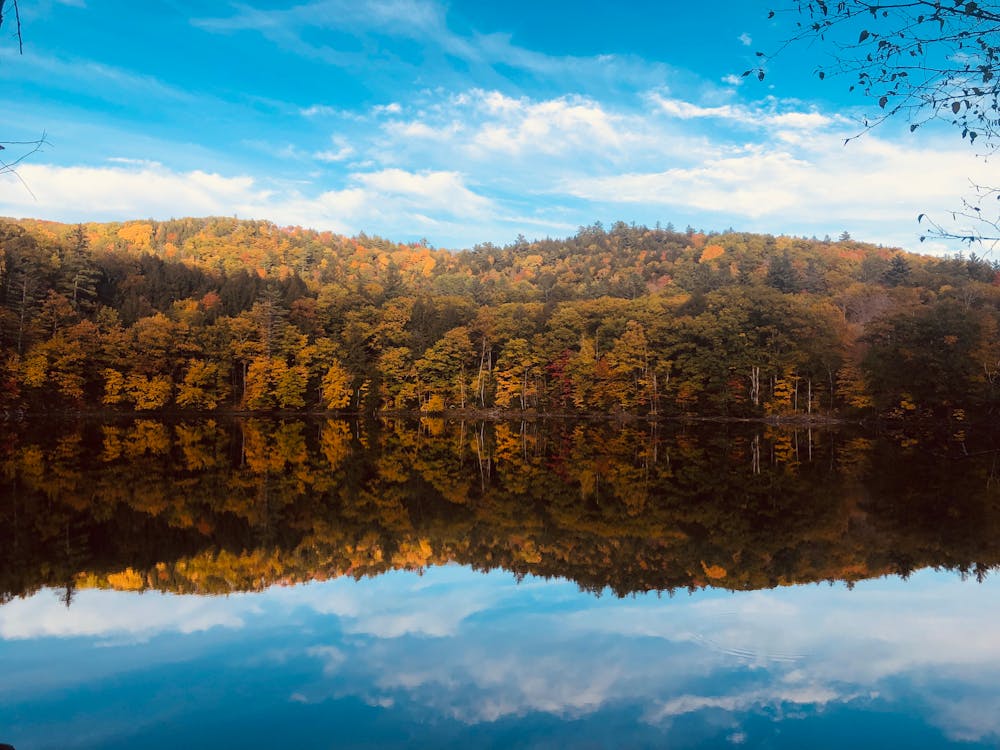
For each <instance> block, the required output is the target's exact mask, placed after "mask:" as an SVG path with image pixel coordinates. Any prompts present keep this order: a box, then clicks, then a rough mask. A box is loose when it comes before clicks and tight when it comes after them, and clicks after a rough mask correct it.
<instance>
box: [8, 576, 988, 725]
mask: <svg viewBox="0 0 1000 750" xmlns="http://www.w3.org/2000/svg"><path fill="white" fill-rule="evenodd" d="M993 585H994V584H993V582H992V581H989V582H987V583H986V584H984V585H978V584H975V583H962V582H960V581H958V580H957V578H956V577H955V576H953V575H947V574H946V575H941V574H935V573H930V572H927V573H922V574H918V575H916V576H914V578H913V579H912V580H911V581H909V582H905V583H903V582H900V581H898V580H882V581H869V582H865V583H862V584H859V585H858V586H857V587H856V588H855V589H854V590H853V591H848V590H846V589H845V588H844V587H842V586H835V587H832V588H828V587H820V586H799V587H790V588H786V589H775V590H770V591H760V592H748V593H727V592H720V591H704V592H699V593H698V594H697V595H695V596H692V597H690V598H684V597H679V598H676V599H671V600H660V599H657V598H655V597H652V596H648V597H638V598H635V599H629V600H616V599H611V598H601V599H596V598H594V597H592V596H590V595H587V594H581V593H580V592H578V591H577V590H576V588H575V587H574V586H573V585H571V584H567V583H561V582H541V581H536V580H529V581H527V582H526V583H524V584H520V585H518V584H516V583H515V582H514V581H513V580H512V578H511V577H510V576H509V575H506V574H499V573H493V574H485V575H484V574H480V573H475V572H470V571H468V570H466V569H463V568H460V567H458V566H446V567H443V568H435V569H431V570H428V571H427V572H426V573H425V574H424V576H422V577H420V576H417V575H414V574H412V573H407V572H395V573H390V574H388V575H385V576H382V577H379V578H376V579H365V580H363V581H360V582H355V581H354V580H351V579H339V580H334V581H327V582H324V583H315V584H309V585H304V586H298V587H291V588H274V589H271V590H269V591H268V592H265V593H264V594H262V595H233V596H230V597H226V598H199V597H181V596H162V595H158V594H145V595H142V596H137V595H134V594H129V593H123V592H97V591H82V592H80V594H79V596H78V598H77V600H76V601H75V602H74V604H73V606H72V607H71V609H70V610H69V611H68V612H67V611H66V609H65V608H64V607H63V606H62V604H61V603H60V602H59V600H58V599H57V598H56V597H55V596H54V595H53V594H52V593H51V592H42V593H41V594H39V595H37V596H35V597H31V598H29V599H25V600H18V601H14V602H11V603H9V604H8V605H5V606H3V607H0V636H2V637H3V638H4V639H7V640H12V639H29V638H43V637H51V636H90V637H94V638H98V639H103V641H104V643H105V645H108V648H107V649H105V650H106V651H112V652H121V653H122V654H127V653H129V652H128V649H127V648H126V647H119V645H118V644H119V643H122V642H127V641H128V639H129V638H131V642H130V643H129V644H127V645H134V643H135V641H137V640H140V639H148V638H150V636H151V635H152V634H154V633H165V632H177V633H186V634H191V635H190V636H189V638H188V639H185V642H189V641H190V642H192V643H198V642H199V641H195V640H194V639H195V638H198V637H201V638H204V637H206V631H208V630H209V629H211V628H228V629H229V631H224V635H225V637H226V639H227V640H228V641H231V642H232V641H235V642H239V640H240V639H247V640H249V638H250V631H253V630H254V629H257V630H260V629H262V628H267V629H268V630H269V631H270V630H275V629H276V628H281V633H282V634H283V635H282V638H283V639H284V640H283V641H282V643H281V647H280V650H275V651H267V650H262V651H258V652H256V653H255V654H247V655H246V656H245V657H242V658H243V661H242V662H241V664H242V668H244V669H248V670H273V671H275V672H276V673H279V672H281V671H282V670H284V669H285V668H286V665H292V664H294V663H296V662H300V663H307V664H313V665H316V668H315V670H312V671H308V672H306V673H304V674H308V675H310V676H306V677H297V678H296V680H297V681H298V682H297V683H296V684H293V685H289V686H288V690H287V692H285V693H284V695H285V696H287V700H288V701H290V702H291V703H310V704H315V703H321V702H323V701H325V700H329V699H331V698H343V697H348V696H351V697H355V698H357V699H360V700H362V701H363V702H365V703H366V704H368V705H371V706H377V707H383V708H386V709H388V708H390V707H391V708H392V710H394V711H413V712H416V713H417V714H419V715H420V716H427V715H431V716H441V717H448V718H451V719H455V720H458V721H461V722H463V723H465V724H476V723H480V722H492V721H497V720H499V719H503V718H506V717H520V716H526V715H529V714H532V713H544V714H549V715H552V716H557V717H560V718H567V719H573V718H580V717H585V716H588V715H592V714H594V713H596V712H598V711H604V710H609V709H613V708H615V707H631V708H633V709H637V710H638V714H637V715H639V716H641V717H642V719H643V721H645V722H646V723H648V724H650V725H653V726H655V727H662V728H665V729H668V728H669V727H670V726H671V724H672V722H673V721H674V719H676V718H677V717H681V716H689V717H694V716H697V717H699V720H701V718H703V717H708V716H715V717H716V718H715V719H712V720H714V721H717V720H718V717H719V716H723V715H724V716H726V717H727V718H726V722H725V726H724V727H723V728H724V729H725V731H726V732H727V733H728V736H729V737H731V738H732V739H730V740H729V741H731V742H733V743H734V744H739V743H740V742H742V741H743V740H745V739H746V736H745V734H743V733H742V727H741V726H739V722H740V721H741V720H742V717H743V716H744V715H745V714H747V713H755V712H758V711H762V710H763V711H766V712H768V713H771V714H773V715H776V716H784V717H789V716H795V715H800V714H801V712H802V710H803V709H822V708H823V707H828V706H831V705H834V704H841V705H842V704H846V703H852V704H855V705H857V706H859V707H862V706H863V705H864V703H865V702H866V701H880V702H882V701H885V702H888V703H892V702H893V701H904V703H902V704H901V705H904V706H906V707H907V708H909V707H910V706H914V707H917V708H919V709H920V710H922V711H923V712H924V714H925V716H926V718H927V720H928V721H930V722H931V723H933V724H934V725H936V726H939V727H941V728H943V729H944V731H945V732H946V733H947V734H948V736H949V737H953V738H955V739H959V740H966V739H982V738H985V737H990V736H992V735H995V734H996V733H997V732H998V730H1000V718H998V717H1000V695H998V694H997V689H996V687H995V680H994V678H995V675H996V674H997V672H998V670H1000V639H996V638H995V637H994V636H993V632H994V631H993V624H994V623H995V622H996V621H997V619H998V617H1000V600H998V599H996V598H995V597H993V598H991V597H990V596H989V594H990V593H991V590H992V586H993ZM286 633H291V635H286ZM271 642H272V643H273V641H271ZM133 650H134V651H138V649H133ZM129 655H130V657H131V658H136V659H137V658H141V657H139V656H132V655H131V654H129ZM120 658H124V657H120ZM145 658H146V659H147V660H150V661H152V657H149V656H147V657H145ZM943 680H946V681H948V689H947V690H942V689H940V686H941V685H942V684H943V683H942V681H943ZM705 720H706V721H707V720H709V719H705ZM741 737H742V738H743V739H742V740H741V739H740V738H741Z"/></svg>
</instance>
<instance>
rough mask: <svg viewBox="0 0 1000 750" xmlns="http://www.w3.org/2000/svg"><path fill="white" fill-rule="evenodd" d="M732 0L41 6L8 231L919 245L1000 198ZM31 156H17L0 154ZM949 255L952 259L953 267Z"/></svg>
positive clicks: (959, 148)
mask: <svg viewBox="0 0 1000 750" xmlns="http://www.w3.org/2000/svg"><path fill="white" fill-rule="evenodd" d="M766 10H767V8H766V6H765V5H762V4H757V3H750V2H745V1H741V2H720V3H715V4H713V5H711V6H704V7H701V6H696V5H695V4H689V3H683V4H682V3H674V2H630V3H621V4H611V3H603V2H601V3H596V2H583V3H580V2H575V3H568V2H555V1H553V2H546V3H537V2H525V1H523V0H512V1H509V2H504V3H483V2H451V3H443V2H437V1H436V0H368V1H366V0H353V1H351V0H299V2H298V3H293V2H257V3H252V4H250V3H235V2H208V1H206V2H202V3H197V4H193V5H192V4H190V3H181V2H179V0H146V1H144V2H141V3H124V2H121V1H117V0H39V1H38V2H30V3H23V7H22V16H23V21H24V27H25V54H24V55H23V56H20V57H19V56H17V55H16V54H15V47H14V45H13V44H12V41H11V39H10V33H11V29H10V28H8V27H7V25H6V24H5V27H4V39H3V45H2V47H0V86H2V87H3V91H4V105H3V107H2V109H0V140H5V141H19V140H30V139H32V138H35V137H38V135H39V134H41V133H42V132H43V131H44V132H45V133H46V134H47V138H48V140H49V142H50V144H51V145H50V146H49V147H47V148H46V149H45V150H44V152H43V153H40V154H35V155H33V156H32V157H31V158H30V160H28V161H27V162H26V163H24V164H23V165H22V167H21V168H20V170H19V174H20V177H21V178H22V179H23V181H24V183H26V184H27V186H28V187H29V188H30V192H29V190H28V189H26V188H25V185H24V184H22V183H21V182H20V181H18V180H17V179H15V178H14V177H12V176H10V175H7V176H0V215H7V216H31V217H38V218H47V219H56V220H63V221H81V220H124V219H130V218H144V217H152V218H156V219H166V218H170V217H174V216H191V215H194V216H200V215H234V214H235V215H238V216H240V217H245V218H261V219H270V220H273V221H275V222H277V223H279V224H299V225H303V226H308V227H313V228H319V229H332V230H334V231H338V232H344V233H348V234H354V233H357V232H359V231H365V232H368V233H369V234H380V235H382V236H386V237H390V238H392V239H397V240H400V241H403V240H413V239H419V238H426V239H428V240H429V241H430V242H431V243H432V244H434V245H436V246H441V247H455V248H457V247H467V246H471V245H473V244H475V243H476V242H481V241H492V242H496V243H504V242H509V241H511V240H513V239H514V238H515V237H516V236H517V235H518V234H519V233H523V234H524V235H525V236H527V237H529V238H533V237H543V236H564V235H567V234H572V233H573V232H575V231H576V229H577V228H578V227H579V226H581V225H586V224H591V223H593V222H594V221H601V222H604V223H605V224H610V223H612V222H614V221H618V220H623V221H626V222H633V221H634V222H637V223H645V224H649V225H652V224H655V223H656V222H657V221H660V222H663V223H664V224H665V223H667V222H673V223H674V224H675V225H677V226H678V227H682V228H683V227H684V226H687V225H692V226H695V227H699V228H705V229H719V230H721V229H725V228H727V227H730V226H732V227H735V228H737V229H745V230H750V231H766V232H772V233H776V234H777V233H788V234H799V235H805V236H811V235H817V236H820V237H822V236H823V235H825V234H831V235H837V234H839V233H840V232H841V231H843V230H848V231H850V232H851V233H852V234H853V235H854V236H855V237H857V238H859V239H867V240H871V241H875V242H882V243H886V244H893V245H901V246H905V247H908V248H910V249H923V250H927V249H935V247H936V246H935V247H928V246H919V244H918V242H917V237H918V235H919V227H918V225H917V223H916V217H917V215H918V214H919V213H921V212H928V213H931V214H932V215H934V216H938V217H942V218H943V217H944V216H945V214H946V212H947V211H948V210H949V209H952V208H957V207H958V204H959V202H960V198H961V196H962V195H964V194H966V193H967V192H968V187H969V180H970V179H973V180H976V179H980V180H981V181H988V177H987V174H988V171H987V167H986V165H985V164H984V163H983V160H982V158H980V157H978V156H977V155H976V152H975V151H974V150H973V149H970V147H969V146H968V145H967V144H966V143H964V142H962V141H961V140H960V139H959V138H958V137H957V135H956V134H955V133H954V132H949V131H947V130H935V129H934V128H926V129H922V130H921V131H918V133H917V134H914V135H910V134H909V133H908V131H907V128H906V123H902V122H901V123H895V124H890V125H889V126H887V127H882V128H880V129H878V130H876V131H875V132H873V133H870V134H868V135H866V136H865V137H864V138H861V139H858V140H856V141H852V142H851V143H850V144H848V145H847V146H845V145H844V139H845V138H846V137H848V136H851V135H855V134H856V133H857V132H858V130H859V126H858V125H857V118H858V117H860V116H861V115H862V114H863V112H864V109H863V107H864V104H865V103H864V102H863V101H862V100H860V99H858V98H852V97H853V96H854V95H852V94H849V93H848V91H847V84H846V82H844V81H840V80H832V81H831V80H830V79H828V80H827V81H825V82H822V83H821V82H819V81H818V80H817V79H816V77H815V76H814V75H812V74H811V71H812V69H813V67H814V66H815V63H816V62H818V61H819V59H820V57H819V56H820V55H821V54H822V52H821V51H820V50H818V49H807V48H802V49H792V50H790V51H787V52H785V53H784V54H783V55H782V56H781V57H780V58H779V59H778V60H777V61H775V62H774V63H772V65H771V66H770V68H771V70H770V73H769V75H768V77H767V79H766V80H765V81H764V82H763V83H761V82H758V81H756V80H753V79H742V78H739V74H740V73H741V72H742V71H743V70H745V69H747V68H748V67H751V66H752V65H753V64H755V60H756V58H755V56H754V53H755V52H756V51H757V50H766V51H769V50H772V49H775V48H777V46H778V45H779V43H780V41H781V39H782V38H783V37H784V36H785V35H786V33H787V31H788V26H789V24H790V22H791V21H790V19H789V18H784V19H782V18H781V17H779V18H778V19H777V20H770V21H768V20H767V19H766V15H767V14H766ZM14 152H15V149H14V147H9V148H8V150H7V151H6V152H5V154H8V155H9V154H12V153H14ZM936 249H942V248H940V247H936Z"/></svg>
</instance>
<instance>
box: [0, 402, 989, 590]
mask: <svg viewBox="0 0 1000 750" xmlns="http://www.w3.org/2000/svg"><path fill="white" fill-rule="evenodd" d="M961 437H962V436H959V438H961ZM0 441H2V442H0V466H2V471H3V474H2V478H3V487H2V490H0V591H2V593H0V595H2V597H3V600H8V599H9V598H11V597H13V596H18V595H23V594H26V593H29V592H32V591H35V590H37V589H38V588H40V587H43V586H54V587H61V588H64V590H65V591H66V596H67V601H69V600H71V598H72V595H73V591H74V590H76V589H77V588H83V587H95V586H96V587H112V588H120V589H130V590H144V589H158V590H162V591H172V592H184V593H200V594H217V593H224V592H231V591H240V590H256V589H261V588H263V587H266V586H268V585H271V584H274V583H294V582H300V581H305V580H312V579H325V578H330V577H335V576H345V575H346V576H356V577H360V576H368V575H378V574H380V573H383V572H385V571H388V570H393V569H400V568H404V569H422V568H424V567H426V566H431V565H441V564H445V563H448V562H458V563H461V564H465V565H470V566H472V567H474V568H477V569H483V570H486V569H492V568H503V569H506V570H509V571H512V572H514V573H516V574H518V575H526V574H534V575H541V576H562V577H565V578H568V579H571V580H573V581H576V582H577V583H579V585H580V586H582V587H584V588H585V589H588V590H594V591H599V590H602V589H604V588H606V587H610V588H611V589H612V590H613V591H614V592H615V593H617V594H619V595H624V594H629V593H632V592H639V591H647V590H666V591H673V590H675V589H678V588H699V587H703V586H717V587H724V588H730V589H757V588H765V587H773V586H780V585H785V584H791V583H799V582H809V581H822V580H837V579H841V580H847V581H854V580H858V579H862V578H867V577H871V576H877V575H881V574H885V573H890V572H898V573H904V574H905V573H908V572H909V571H911V570H914V569H917V568H920V567H924V566H945V567H949V568H955V569H959V570H961V571H963V572H970V573H973V574H979V575H981V574H984V573H985V572H986V571H987V570H989V568H991V567H993V566H995V565H997V564H998V563H1000V533H998V532H1000V504H998V501H1000V489H998V484H997V481H996V479H997V476H996V472H997V465H996V454H995V453H993V452H992V451H991V450H990V449H989V446H980V447H979V448H977V449H972V448H971V447H970V446H968V445H966V444H965V443H959V442H955V441H954V440H952V441H951V442H950V443H943V444H935V445H936V447H934V448H933V449H932V448H930V447H929V444H928V443H925V442H921V441H919V440H916V439H913V438H908V439H895V440H893V439H878V440H876V439H874V438H871V437H864V436H860V435H857V434H849V433H845V432H839V431H828V432H817V431H812V432H809V431H806V430H799V431H797V432H795V431H783V430H777V429H776V428H768V427H764V426H761V425H733V424H722V425H720V424H711V425H697V426H691V425H675V426H664V425H660V426H658V427H656V426H650V425H647V424H643V423H635V424H617V423H591V424H583V423H575V422H538V423H516V422H515V423H507V422H502V423H478V424H471V423H460V422H452V423H446V422H445V421H443V420H434V419H425V420H423V421H421V422H420V423H416V422H407V421H387V422H382V423H378V424H375V425H369V426H363V425H361V426H359V425H357V424H355V423H349V422H347V421H337V420H326V421H298V420H295V421H266V420H247V421H233V422H220V421H204V422H193V423H192V422H181V423H174V424H167V423H163V422H157V421H150V420H137V421H132V422H123V423H116V424H99V423H87V424H80V425H73V426H67V425H61V426H59V427H58V428H55V427H53V425H36V426H34V427H33V428H31V429H29V428H24V429H20V430H18V429H9V426H8V429H5V431H4V433H3V437H2V438H0ZM942 446H943V447H942Z"/></svg>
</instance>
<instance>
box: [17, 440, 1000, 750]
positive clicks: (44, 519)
mask: <svg viewBox="0 0 1000 750" xmlns="http://www.w3.org/2000/svg"><path fill="white" fill-rule="evenodd" d="M0 484H2V490H0V597H2V598H0V601H2V602H3V604H2V605H0V672H2V674H3V679H2V680H0V742H10V743H13V744H14V745H15V746H16V747H17V748H18V750H30V749H31V748H136V747H143V748H176V747H183V748H219V747H249V748H255V747H260V748H265V747H267V748H271V747H302V748H334V747H463V748H464V747H554V748H555V747H731V746H746V747H766V748H799V747H830V748H834V747H837V748H841V747H844V746H847V745H851V746H854V747H879V748H883V747H886V746H908V747H927V748H937V747H949V746H955V747H997V746H1000V718H998V717H1000V636H998V635H997V633H996V623H997V622H998V621H1000V590H998V587H997V585H996V581H995V580H994V578H993V577H992V576H991V575H989V573H990V571H992V570H993V569H994V568H995V566H996V565H997V564H998V563H1000V533H998V532H1000V461H998V460H997V454H996V453H995V452H994V446H993V444H992V442H991V441H990V439H989V438H988V437H986V436H978V435H974V434H968V435H967V434H965V433H964V432H960V431H957V430H955V429H951V430H949V431H946V432H943V433H941V434H922V433H907V434H903V433H898V434H895V433H890V434H885V435H882V436H877V437H876V436H872V435H867V434H862V433H853V432H845V431H837V432H822V433H821V432H815V431H814V432H812V433H810V432H808V431H801V430H800V431H798V432H792V431H778V430H775V429H771V428H763V427H760V426H756V425H755V426H733V425H706V426H699V427H691V426H687V427H682V426H669V427H668V426H660V427H659V428H656V429H654V428H651V427H649V426H648V425H610V424H596V425H581V424H575V423H557V424H554V423H540V424H524V425H522V424H517V423H514V424H461V423H445V422H442V421H434V420H429V421H424V422H423V423H419V424H418V423H410V422H402V421H401V422H393V423H382V424H377V425H368V426H359V425H357V424H353V423H348V422H338V421H316V422H298V421H286V422H277V421H246V422H239V423H230V422H224V421H218V422H216V423H209V422H197V423H195V422H187V423H172V424H164V423H160V422H153V421H134V422H122V423H118V424H89V423H88V424H81V425H66V424H62V425H37V426H34V427H32V428H30V429H29V428H23V429H20V428H19V429H7V430H5V431H4V432H3V433H0Z"/></svg>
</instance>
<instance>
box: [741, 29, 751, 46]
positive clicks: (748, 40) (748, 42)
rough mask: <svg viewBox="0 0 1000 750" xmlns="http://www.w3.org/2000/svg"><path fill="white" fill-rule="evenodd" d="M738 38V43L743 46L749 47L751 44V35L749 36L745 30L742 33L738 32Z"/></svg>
mask: <svg viewBox="0 0 1000 750" xmlns="http://www.w3.org/2000/svg"><path fill="white" fill-rule="evenodd" d="M738 38H739V40H740V44H742V45H743V46H744V47H749V46H750V45H751V44H753V37H751V36H750V35H749V34H748V33H747V32H745V31H744V32H743V33H742V34H740V35H739V37H738Z"/></svg>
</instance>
